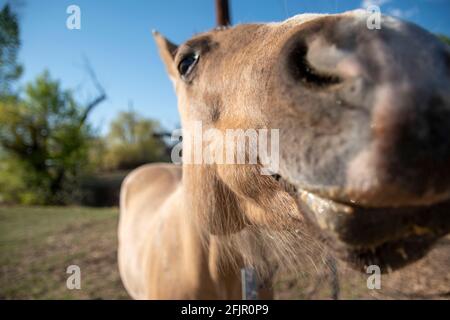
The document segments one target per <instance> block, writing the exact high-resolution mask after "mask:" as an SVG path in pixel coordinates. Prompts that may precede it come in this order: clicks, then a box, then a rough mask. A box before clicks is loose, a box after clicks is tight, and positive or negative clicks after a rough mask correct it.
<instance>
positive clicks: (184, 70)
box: [178, 54, 198, 77]
mask: <svg viewBox="0 0 450 320" xmlns="http://www.w3.org/2000/svg"><path fill="white" fill-rule="evenodd" d="M197 60H198V55H197V54H190V55H188V56H186V57H184V58H183V59H182V60H181V61H180V63H179V64H178V72H180V75H181V77H186V76H187V75H188V74H189V73H190V72H191V71H192V69H193V68H194V66H195V64H196V63H197Z"/></svg>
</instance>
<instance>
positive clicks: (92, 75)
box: [80, 56, 107, 126]
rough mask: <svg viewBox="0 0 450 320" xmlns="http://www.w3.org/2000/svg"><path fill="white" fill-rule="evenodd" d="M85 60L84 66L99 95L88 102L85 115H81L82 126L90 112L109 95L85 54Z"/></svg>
mask: <svg viewBox="0 0 450 320" xmlns="http://www.w3.org/2000/svg"><path fill="white" fill-rule="evenodd" d="M83 61H84V67H85V69H86V72H87V73H88V75H89V77H90V79H91V81H92V83H93V84H94V86H95V88H96V89H97V91H98V92H99V95H98V96H97V97H96V98H95V99H94V100H92V101H91V102H90V103H88V105H87V106H86V109H85V110H84V112H83V115H82V116H81V119H80V126H82V125H83V124H84V123H85V122H86V119H87V117H88V116H89V114H90V113H91V112H92V110H94V108H95V107H96V106H97V105H99V104H100V103H102V102H103V101H104V100H106V97H107V96H106V92H105V90H104V89H103V87H102V85H101V84H100V82H99V81H98V79H97V75H96V74H95V72H94V69H93V68H92V66H91V64H90V62H89V60H88V59H87V58H86V57H85V56H84V57H83Z"/></svg>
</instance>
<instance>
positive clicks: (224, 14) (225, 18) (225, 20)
mask: <svg viewBox="0 0 450 320" xmlns="http://www.w3.org/2000/svg"><path fill="white" fill-rule="evenodd" d="M216 21H217V26H218V27H222V26H229V25H230V24H231V19H230V7H229V5H228V0H216Z"/></svg>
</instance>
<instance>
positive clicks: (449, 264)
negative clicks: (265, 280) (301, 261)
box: [0, 207, 450, 299]
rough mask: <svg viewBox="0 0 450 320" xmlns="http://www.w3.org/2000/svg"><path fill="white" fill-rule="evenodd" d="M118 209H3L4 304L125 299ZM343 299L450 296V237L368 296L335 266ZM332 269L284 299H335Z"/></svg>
mask: <svg viewBox="0 0 450 320" xmlns="http://www.w3.org/2000/svg"><path fill="white" fill-rule="evenodd" d="M117 221H118V210H117V209H115V208H111V209H93V208H78V207H0V268H1V269H0V299H128V298H129V297H128V295H127V293H126V291H125V289H124V288H123V286H122V283H121V281H120V278H119V273H118V269H117V236H116V229H117ZM69 265H78V266H79V267H80V269H81V290H69V289H67V287H66V280H67V277H68V276H69V275H68V274H67V273H66V269H67V267H68V266H69ZM338 270H339V273H338V276H339V288H340V298H342V299H380V298H381V299H391V298H401V299H411V298H439V299H449V298H450V239H449V238H446V239H443V240H442V241H441V242H440V243H439V244H438V245H436V248H435V249H434V250H433V251H432V252H431V253H430V254H429V255H428V256H427V258H426V259H423V260H422V261H420V262H418V263H415V264H413V265H411V266H409V267H407V268H405V269H403V270H402V271H400V272H395V273H393V274H391V275H386V276H383V277H382V289H381V290H368V289H367V286H366V283H367V282H366V279H367V276H366V275H364V274H361V273H358V272H355V271H353V270H349V269H348V268H346V267H345V266H344V265H343V264H342V263H338ZM331 281H332V279H331V277H330V272H329V269H328V268H326V267H324V265H320V264H316V265H314V264H305V266H304V270H300V273H299V274H297V275H281V276H280V277H279V279H278V281H277V283H276V284H275V289H276V290H275V292H276V297H277V298H280V299H329V298H331Z"/></svg>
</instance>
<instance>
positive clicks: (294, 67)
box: [287, 42, 342, 88]
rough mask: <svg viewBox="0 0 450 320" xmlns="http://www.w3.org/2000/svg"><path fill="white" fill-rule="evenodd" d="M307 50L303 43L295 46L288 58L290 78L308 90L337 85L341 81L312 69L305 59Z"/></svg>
mask: <svg viewBox="0 0 450 320" xmlns="http://www.w3.org/2000/svg"><path fill="white" fill-rule="evenodd" d="M307 53H308V48H307V45H306V44H305V43H304V42H300V43H299V44H297V45H296V46H295V47H294V49H293V50H292V51H291V53H290V54H289V57H288V65H287V66H288V70H289V72H290V73H291V75H292V77H293V78H294V79H296V80H297V81H301V82H302V84H304V85H305V86H306V87H308V88H324V87H328V86H331V85H335V84H338V83H340V82H341V81H342V79H341V78H340V77H339V76H337V75H332V74H327V73H323V72H320V71H318V70H316V69H314V68H313V67H312V66H311V64H310V63H309V62H308V59H307Z"/></svg>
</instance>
